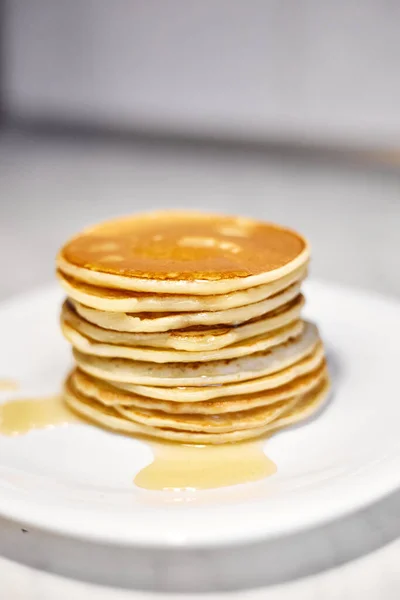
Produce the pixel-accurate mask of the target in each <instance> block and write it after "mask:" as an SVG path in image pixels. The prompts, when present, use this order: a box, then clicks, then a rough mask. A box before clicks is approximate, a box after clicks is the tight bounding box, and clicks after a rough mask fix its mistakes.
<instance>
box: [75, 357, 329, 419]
mask: <svg viewBox="0 0 400 600" xmlns="http://www.w3.org/2000/svg"><path fill="white" fill-rule="evenodd" d="M70 378H71V381H72V383H73V385H74V387H75V389H76V390H77V391H78V392H80V393H81V394H83V395H84V396H86V397H88V398H92V399H93V400H96V401H97V402H100V403H101V404H105V405H106V406H114V407H115V406H125V407H129V406H134V407H136V408H142V409H149V410H157V411H161V412H164V413H167V414H170V415H171V414H182V413H184V414H185V413H186V414H200V415H222V414H225V413H230V412H239V411H245V410H250V409H253V408H259V407H261V406H269V405H270V404H274V403H275V402H281V401H282V400H287V399H288V398H291V397H294V396H299V395H301V394H305V393H307V392H309V391H310V390H311V389H312V388H314V387H316V386H317V385H319V384H320V382H321V381H322V379H326V378H327V368H326V364H325V363H323V364H322V365H320V366H319V367H318V368H317V369H315V370H314V371H312V372H311V373H308V374H307V375H303V376H302V377H298V378H297V379H295V380H293V381H291V382H289V383H287V384H285V385H282V386H279V387H276V388H273V389H269V390H264V391H260V392H255V393H250V394H245V393H242V394H240V395H237V396H233V397H232V396H226V397H222V398H217V399H214V400H207V401H205V402H171V401H168V400H155V399H154V398H146V396H140V395H139V394H135V393H134V392H128V391H126V390H123V389H121V388H117V387H114V386H113V385H112V384H110V383H107V382H105V381H102V380H101V379H97V378H96V377H92V376H90V375H87V373H84V372H83V371H81V370H80V369H75V370H74V371H73V372H72V373H71V375H70Z"/></svg>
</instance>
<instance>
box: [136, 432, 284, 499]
mask: <svg viewBox="0 0 400 600" xmlns="http://www.w3.org/2000/svg"><path fill="white" fill-rule="evenodd" d="M151 447H152V450H153V452H154V461H153V462H152V463H151V464H150V465H147V466H146V467H144V468H143V469H142V470H141V471H140V472H139V473H138V474H137V475H136V477H135V479H134V482H135V484H136V485H137V486H138V487H140V488H144V489H146V490H169V491H174V492H178V491H194V490H206V489H212V488H220V487H226V486H230V485H236V484H239V483H249V482H252V481H259V480H260V479H264V478H266V477H270V476H271V475H273V474H274V473H276V470H277V468H276V465H275V463H274V462H272V460H270V459H269V458H268V457H267V456H266V455H265V453H264V442H263V441H260V440H257V441H253V442H239V443H236V444H223V445H221V446H191V445H178V444H176V445H175V444H167V443H162V444H161V443H152V445H151Z"/></svg>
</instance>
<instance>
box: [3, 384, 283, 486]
mask: <svg viewBox="0 0 400 600" xmlns="http://www.w3.org/2000/svg"><path fill="white" fill-rule="evenodd" d="M79 422H82V419H81V418H80V417H78V416H77V415H75V414H74V413H73V412H72V411H71V410H70V409H69V408H68V407H67V405H66V404H65V403H64V402H63V400H62V397H61V396H60V395H54V396H47V397H39V398H21V399H20V398H16V399H12V400H9V401H7V402H5V403H3V404H1V405H0V435H7V436H17V435H23V434H26V433H29V432H30V431H33V430H37V429H47V428H51V427H56V426H60V425H67V424H70V423H79ZM148 443H149V445H150V447H151V449H152V451H153V454H154V460H153V462H152V463H151V464H149V465H147V466H146V467H144V468H143V469H141V470H140V471H139V472H138V473H137V475H136V476H135V478H134V483H135V484H136V485H137V486H138V487H140V488H144V489H147V490H158V491H164V490H170V491H175V492H176V491H194V490H202V489H203V490H204V489H213V488H221V487H226V486H230V485H236V484H239V483H248V482H252V481H259V480H260V479H264V478H266V477H269V476H271V475H273V474H274V473H275V472H276V465H275V463H273V462H272V461H271V460H270V459H269V458H268V457H267V456H266V454H265V453H264V443H263V441H261V440H256V441H250V442H239V443H236V444H222V445H216V446H212V445H210V446H206V445H190V444H174V443H167V442H153V441H148Z"/></svg>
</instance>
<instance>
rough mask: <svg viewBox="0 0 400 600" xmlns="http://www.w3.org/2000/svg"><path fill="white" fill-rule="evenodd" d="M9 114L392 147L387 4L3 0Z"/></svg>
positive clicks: (396, 29)
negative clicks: (5, 1)
mask: <svg viewBox="0 0 400 600" xmlns="http://www.w3.org/2000/svg"><path fill="white" fill-rule="evenodd" d="M8 7H9V14H8V22H7V25H6V46H7V55H6V74H7V90H8V93H7V104H8V107H9V110H10V111H11V112H12V113H13V114H16V115H24V116H26V115H33V116H38V115H41V116H43V115H45V116H50V117H62V118H63V119H64V118H72V119H78V120H87V121H88V122H92V123H103V124H107V125H110V124H111V125H118V126H125V125H127V126H129V127H133V128H134V127H141V128H146V127H149V128H153V129H156V130H157V129H162V130H167V131H168V130H172V131H175V130H179V131H184V132H192V133H201V134H208V133H210V134H214V135H234V136H239V137H240V136H244V137H254V138H261V139H265V138H271V137H272V138H278V139H279V138H289V139H291V138H295V139H297V140H311V141H334V142H338V143H340V144H346V143H350V144H360V143H365V144H368V145H376V144H378V145H394V146H398V145H399V143H400V109H399V107H400V3H397V2H394V1H392V2H391V1H382V0H353V1H345V0H338V1H335V0H328V1H321V0H304V1H299V0H287V1H284V0H246V1H243V0H242V1H238V0H202V1H201V2H200V1H198V0H197V1H196V0H165V1H162V0H158V1H157V0H112V1H110V0H67V1H66V0H9V2H8Z"/></svg>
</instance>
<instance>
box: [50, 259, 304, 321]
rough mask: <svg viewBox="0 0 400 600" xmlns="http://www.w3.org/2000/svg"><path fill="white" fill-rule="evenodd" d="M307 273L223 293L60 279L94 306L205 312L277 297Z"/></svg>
mask: <svg viewBox="0 0 400 600" xmlns="http://www.w3.org/2000/svg"><path fill="white" fill-rule="evenodd" d="M306 273H307V269H306V267H301V268H300V269H297V270H296V271H293V273H289V275H286V276H285V277H282V278H280V279H278V280H277V281H273V282H271V283H266V284H264V285H259V286H257V287H253V288H250V289H247V290H241V291H238V292H231V293H229V294H222V295H219V296H215V295H214V296H189V295H187V294H186V295H183V294H156V293H155V294H152V293H146V292H133V291H130V292H129V291H125V290H118V289H113V288H102V287H99V286H94V285H90V284H88V283H85V282H84V281H79V280H77V279H73V278H72V277H69V276H68V275H65V274H63V273H62V272H61V271H57V277H58V280H59V282H60V284H61V286H62V287H63V289H64V290H65V291H66V293H67V294H68V296H69V297H70V298H72V299H73V300H76V302H80V303H81V304H84V305H85V306H88V307H90V308H95V309H97V310H103V311H109V312H131V313H136V312H139V313H140V312H178V313H179V312H204V311H214V310H227V309H228V308H237V307H238V306H248V305H249V304H254V303H255V302H259V301H260V300H265V299H266V298H269V297H270V296H274V295H275V294H277V293H278V292H281V291H282V290H284V289H285V288H287V287H289V286H290V285H292V284H293V283H296V282H297V283H299V282H301V281H302V280H303V279H304V278H305V276H306Z"/></svg>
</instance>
